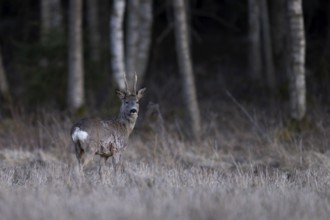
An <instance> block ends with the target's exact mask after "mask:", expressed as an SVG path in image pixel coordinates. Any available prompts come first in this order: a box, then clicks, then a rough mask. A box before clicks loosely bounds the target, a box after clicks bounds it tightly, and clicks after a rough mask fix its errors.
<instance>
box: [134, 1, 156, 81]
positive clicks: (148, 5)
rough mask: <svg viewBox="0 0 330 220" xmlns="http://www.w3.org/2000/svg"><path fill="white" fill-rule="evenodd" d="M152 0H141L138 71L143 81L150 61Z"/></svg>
mask: <svg viewBox="0 0 330 220" xmlns="http://www.w3.org/2000/svg"><path fill="white" fill-rule="evenodd" d="M152 20H153V13H152V0H140V25H139V44H138V53H137V62H136V72H137V74H138V77H139V79H140V81H139V82H141V81H142V80H141V79H143V76H144V74H145V72H146V69H147V66H148V61H149V49H150V43H151V35H152V34H151V32H152Z"/></svg>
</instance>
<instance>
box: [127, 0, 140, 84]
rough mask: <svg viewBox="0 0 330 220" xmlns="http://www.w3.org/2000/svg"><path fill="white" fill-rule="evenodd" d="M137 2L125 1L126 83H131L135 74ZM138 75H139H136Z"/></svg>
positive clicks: (137, 39)
mask: <svg viewBox="0 0 330 220" xmlns="http://www.w3.org/2000/svg"><path fill="white" fill-rule="evenodd" d="M139 5H140V1H139V0H127V21H126V24H127V25H126V63H125V64H126V65H125V67H126V71H127V75H128V82H132V81H133V80H132V79H133V76H134V74H135V72H136V64H137V59H136V58H137V53H138V52H139V51H138V43H139V28H140V27H139V25H140V18H139V17H140V15H139V14H140V12H139ZM137 74H139V73H137Z"/></svg>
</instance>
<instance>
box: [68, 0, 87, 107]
mask: <svg viewBox="0 0 330 220" xmlns="http://www.w3.org/2000/svg"><path fill="white" fill-rule="evenodd" d="M68 52H69V79H68V106H69V109H70V111H71V112H76V111H77V110H79V109H80V108H82V107H83V106H84V68H83V45H82V0H70V5H69V51H68Z"/></svg>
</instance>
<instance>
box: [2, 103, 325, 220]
mask: <svg viewBox="0 0 330 220" xmlns="http://www.w3.org/2000/svg"><path fill="white" fill-rule="evenodd" d="M243 106H244V110H245V113H244V112H242V110H241V109H240V108H239V107H237V106H236V105H232V106H228V105H227V106H225V105H223V107H222V108H221V111H218V112H216V113H212V114H211V113H210V114H208V115H207V116H204V117H203V118H204V119H205V120H206V121H204V123H203V134H202V139H201V140H200V141H199V142H197V141H193V140H190V139H189V138H186V137H185V135H184V123H183V122H182V121H180V120H172V119H170V117H168V116H166V115H162V116H161V117H162V118H163V121H162V120H159V117H160V115H157V114H156V116H155V115H153V116H152V117H150V118H148V117H149V116H148V115H143V116H141V121H140V122H139V123H138V125H137V127H136V129H135V130H134V132H133V135H132V137H131V139H130V143H129V147H128V149H127V150H126V151H125V152H124V157H123V161H124V166H125V171H124V172H122V173H117V174H115V173H114V172H113V168H112V165H111V163H108V164H107V166H105V167H103V169H102V172H103V175H102V177H103V178H100V176H99V174H98V167H97V166H98V159H99V158H97V157H96V158H95V161H94V163H92V164H90V166H89V167H87V168H86V170H85V174H84V175H85V178H84V179H81V178H80V176H79V174H78V173H77V169H76V165H77V162H76V158H75V155H74V152H73V145H72V143H71V141H70V135H69V130H70V126H71V120H70V119H69V118H68V117H67V116H65V115H61V114H57V113H46V112H40V113H38V116H36V117H32V116H31V115H26V114H24V113H21V114H17V115H16V116H15V117H13V118H12V119H8V120H3V121H2V122H1V130H0V135H1V136H0V144H1V151H0V215H1V219H8V220H11V219H13V220H14V219H73V220H74V219H299V220H300V219H328V218H329V215H330V193H329V186H330V173H329V168H330V166H329V165H330V164H329V157H330V153H329V151H328V149H327V148H328V146H329V140H330V138H329V137H328V134H329V126H328V125H329V122H328V117H326V113H324V112H321V111H319V112H317V113H315V116H313V119H314V121H313V123H310V125H308V126H307V127H305V128H304V129H302V130H300V131H296V130H293V129H292V128H289V127H288V126H286V125H285V124H284V123H282V120H281V117H280V116H279V115H268V114H266V113H265V112H262V111H260V110H258V109H255V108H250V107H249V106H248V105H244V104H242V107H243ZM228 113H230V117H227V116H228ZM246 114H248V115H249V116H250V117H247V115H246ZM167 117H168V118H167ZM171 120H172V121H171ZM160 123H164V124H163V125H160Z"/></svg>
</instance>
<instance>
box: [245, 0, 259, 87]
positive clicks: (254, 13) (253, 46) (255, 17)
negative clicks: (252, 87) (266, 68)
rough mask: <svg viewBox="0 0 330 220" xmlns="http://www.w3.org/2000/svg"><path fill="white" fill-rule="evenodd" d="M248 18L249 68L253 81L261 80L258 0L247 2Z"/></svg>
mask: <svg viewBox="0 0 330 220" xmlns="http://www.w3.org/2000/svg"><path fill="white" fill-rule="evenodd" d="M248 9H249V10H248V13H249V15H248V17H249V48H250V51H249V54H248V59H249V66H250V73H251V77H252V78H253V80H259V81H260V80H261V71H262V62H261V46H260V44H261V40H260V7H259V0H249V1H248Z"/></svg>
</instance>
